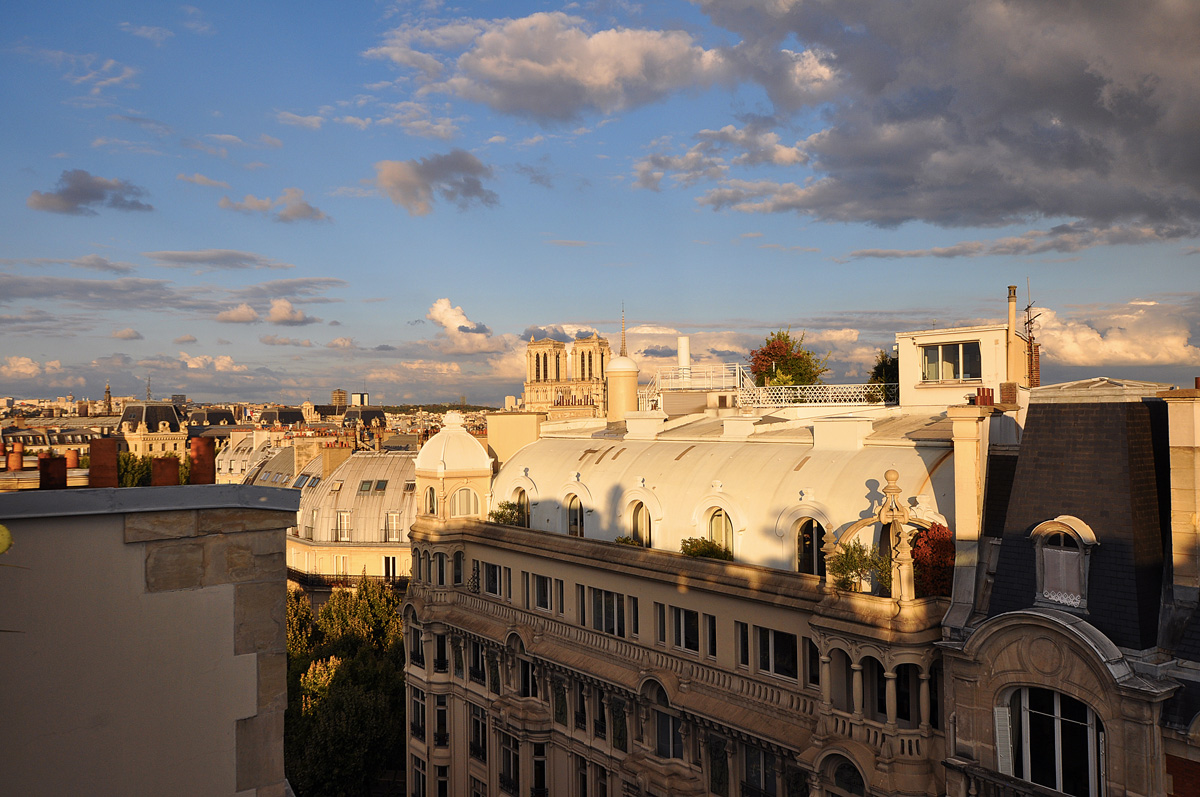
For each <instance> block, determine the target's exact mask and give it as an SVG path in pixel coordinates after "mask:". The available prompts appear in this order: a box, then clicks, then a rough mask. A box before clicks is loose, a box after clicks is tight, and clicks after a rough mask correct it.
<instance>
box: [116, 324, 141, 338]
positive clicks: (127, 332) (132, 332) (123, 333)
mask: <svg viewBox="0 0 1200 797" xmlns="http://www.w3.org/2000/svg"><path fill="white" fill-rule="evenodd" d="M112 337H114V338H116V339H117V340H142V339H143V338H142V333H141V332H138V331H137V330H136V329H134V328H133V327H126V328H125V329H114V330H113V333H112Z"/></svg>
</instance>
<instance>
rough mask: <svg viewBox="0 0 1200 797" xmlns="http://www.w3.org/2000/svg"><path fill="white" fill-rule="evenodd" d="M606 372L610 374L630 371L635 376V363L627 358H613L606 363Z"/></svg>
mask: <svg viewBox="0 0 1200 797" xmlns="http://www.w3.org/2000/svg"><path fill="white" fill-rule="evenodd" d="M606 370H607V371H608V373H610V374H611V373H612V372H614V371H620V372H621V373H627V372H629V371H632V372H633V373H635V374H636V373H637V372H638V366H637V363H635V362H634V361H633V360H631V359H630V358H628V357H613V358H612V359H611V360H609V361H608V367H607V369H606Z"/></svg>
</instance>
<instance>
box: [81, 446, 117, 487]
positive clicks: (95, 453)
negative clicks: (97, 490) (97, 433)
mask: <svg viewBox="0 0 1200 797" xmlns="http://www.w3.org/2000/svg"><path fill="white" fill-rule="evenodd" d="M88 456H89V458H90V459H91V465H89V466H88V487H117V486H118V485H119V482H118V481H117V438H115V437H93V438H92V441H91V444H90V445H89V446H88Z"/></svg>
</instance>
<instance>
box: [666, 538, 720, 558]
mask: <svg viewBox="0 0 1200 797" xmlns="http://www.w3.org/2000/svg"><path fill="white" fill-rule="evenodd" d="M679 551H680V552H681V553H682V554H683V555H684V556H698V557H703V558H705V559H725V560H727V561H733V551H731V550H729V549H728V548H726V547H725V546H724V545H722V544H721V543H719V542H717V541H716V540H710V539H708V538H707V537H688V538H687V539H686V540H684V541H683V542H681V543H680V544H679Z"/></svg>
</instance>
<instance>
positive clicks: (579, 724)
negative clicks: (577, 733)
mask: <svg viewBox="0 0 1200 797" xmlns="http://www.w3.org/2000/svg"><path fill="white" fill-rule="evenodd" d="M575 727H576V728H578V729H579V730H581V731H586V730H587V714H584V713H583V712H582V711H576V712H575Z"/></svg>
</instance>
